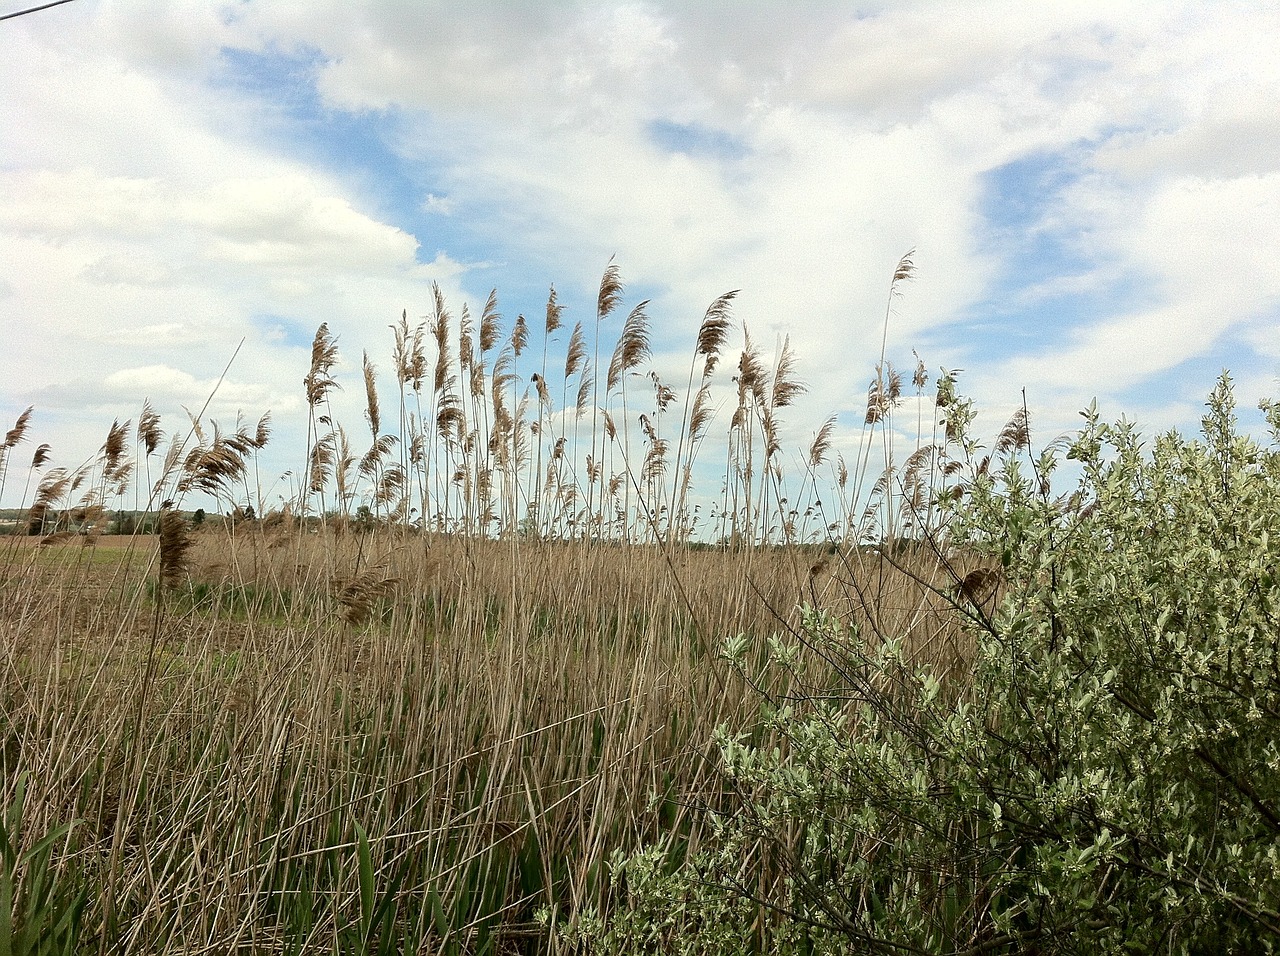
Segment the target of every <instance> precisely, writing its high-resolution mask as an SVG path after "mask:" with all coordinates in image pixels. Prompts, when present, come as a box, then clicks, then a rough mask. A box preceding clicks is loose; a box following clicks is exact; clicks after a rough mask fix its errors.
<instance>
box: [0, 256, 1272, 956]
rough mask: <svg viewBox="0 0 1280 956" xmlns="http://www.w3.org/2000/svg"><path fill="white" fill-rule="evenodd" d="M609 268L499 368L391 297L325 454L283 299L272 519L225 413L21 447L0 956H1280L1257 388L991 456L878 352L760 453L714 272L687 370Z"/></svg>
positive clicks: (771, 404) (746, 351)
mask: <svg viewBox="0 0 1280 956" xmlns="http://www.w3.org/2000/svg"><path fill="white" fill-rule="evenodd" d="M911 272H912V265H911V261H910V256H908V257H905V258H904V259H903V261H902V262H901V263H900V264H899V267H898V269H897V271H896V272H895V275H894V278H893V282H892V283H891V286H890V304H892V301H893V297H894V295H895V294H896V288H897V286H898V285H899V284H900V283H901V282H903V281H905V280H906V279H909V278H910V276H911ZM621 297H622V287H621V281H620V279H619V277H618V274H617V271H616V268H615V267H613V266H612V265H611V266H610V267H609V269H608V270H607V271H606V273H605V276H604V278H603V280H602V283H601V288H600V296H599V307H598V311H597V314H596V317H595V337H594V342H592V341H590V340H589V339H588V338H587V335H586V332H585V330H584V323H582V322H578V323H576V324H575V326H574V328H573V330H572V332H571V334H570V335H569V340H568V342H567V343H566V347H565V348H564V350H563V351H561V352H559V353H557V352H554V351H552V346H553V345H556V343H558V338H557V337H556V336H555V333H556V332H557V330H560V329H561V327H562V321H561V319H562V316H561V310H560V307H559V305H558V303H557V301H556V297H555V293H554V290H552V293H551V295H550V298H549V300H548V303H547V313H546V323H545V326H544V335H545V338H544V342H543V347H542V349H541V354H539V350H537V349H536V348H530V347H529V329H528V326H527V323H526V320H525V319H524V317H523V316H521V317H519V318H518V319H517V320H516V322H515V324H514V325H513V327H512V328H511V329H510V332H509V334H508V335H507V336H506V337H505V339H504V337H503V335H502V333H501V330H500V327H499V321H500V318H501V317H500V316H499V315H498V312H497V308H496V298H495V297H493V296H491V297H490V300H489V302H488V303H487V304H486V306H485V307H484V309H483V311H482V313H481V315H480V318H479V321H478V323H476V322H473V321H472V319H471V317H470V315H469V314H468V312H467V311H466V309H465V308H464V309H463V311H462V313H461V315H460V316H459V318H458V320H457V321H455V320H454V318H453V317H452V316H451V314H450V313H449V311H448V309H447V308H446V306H445V304H444V302H443V300H442V298H441V296H440V294H439V291H438V289H437V290H435V310H434V315H433V316H432V317H431V318H430V321H429V322H424V323H423V324H422V325H419V326H417V327H416V328H415V327H411V326H410V325H409V323H408V321H407V319H406V318H403V317H402V320H401V322H400V324H399V325H396V326H393V327H392V328H393V335H394V347H393V353H392V359H393V361H392V364H393V376H394V381H395V385H396V394H395V398H396V401H395V404H394V406H393V408H392V411H391V413H390V414H389V415H388V416H387V422H386V424H385V427H384V421H383V419H384V416H383V413H382V406H381V401H382V395H381V391H380V387H379V384H378V380H377V375H376V370H375V368H374V366H373V364H372V362H371V361H370V360H369V358H368V355H367V354H365V355H364V357H363V362H362V363H361V369H362V373H363V374H362V379H363V382H362V384H363V386H364V388H363V393H364V396H365V402H364V406H365V407H364V411H363V415H362V417H363V419H364V425H367V426H368V436H367V439H360V440H358V439H357V438H356V437H355V436H356V435H357V434H358V433H359V431H360V429H352V430H351V431H348V430H347V429H346V428H345V427H344V426H343V425H342V424H341V423H339V422H337V421H335V417H334V411H333V403H332V396H333V393H334V391H335V389H337V388H338V382H337V379H336V378H335V376H336V375H337V374H338V373H337V371H336V369H337V368H338V354H337V346H336V342H335V339H334V337H333V335H332V334H331V333H330V331H329V330H328V329H327V328H326V327H325V326H321V327H320V329H319V330H318V331H317V333H316V337H315V340H314V344H313V348H312V355H311V365H310V369H309V371H308V373H307V375H306V377H305V379H304V388H305V390H306V398H307V408H308V418H307V422H306V447H305V449H303V450H302V451H303V454H302V456H300V457H301V465H300V467H299V468H298V470H297V473H296V474H295V475H293V481H294V486H293V493H292V494H291V496H290V498H289V500H287V501H285V502H283V505H282V506H281V507H279V508H274V507H268V504H269V502H268V501H267V496H266V495H264V493H263V492H262V491H261V487H262V482H261V479H260V470H261V469H260V453H261V451H262V449H263V448H264V446H265V445H266V444H267V442H268V440H269V439H270V436H271V427H272V423H271V421H270V416H269V415H263V416H262V417H261V418H260V419H259V420H258V421H257V422H256V424H255V423H248V422H245V421H243V420H238V421H237V422H236V423H235V425H234V427H220V426H219V425H218V424H217V423H214V422H206V421H204V420H203V419H202V417H201V416H202V414H203V413H201V414H194V415H192V416H191V421H190V427H189V429H187V428H186V427H185V426H184V428H183V429H180V430H178V431H175V432H173V433H171V434H169V435H166V434H165V433H164V432H163V431H162V430H161V427H160V422H159V417H158V416H157V415H156V413H155V411H154V410H153V409H152V408H151V407H150V405H149V404H146V403H144V405H143V411H142V414H141V415H140V416H139V418H138V422H137V426H136V429H134V428H133V425H132V423H131V422H129V421H126V422H124V423H123V424H121V423H120V421H118V420H117V421H116V422H115V423H114V424H113V425H112V427H111V429H110V430H109V431H108V434H107V438H106V440H105V441H104V443H103V445H102V447H101V449H100V451H99V452H98V454H97V455H96V456H94V457H93V458H91V459H90V461H89V462H88V463H86V464H84V465H82V466H80V467H79V468H75V469H67V468H57V467H50V466H49V455H50V452H49V448H48V446H46V445H41V446H38V447H37V448H36V451H35V454H34V456H33V459H32V472H31V474H33V475H37V476H38V480H37V481H36V482H35V485H36V487H35V488H34V489H31V490H32V494H31V495H30V496H28V494H27V490H26V489H24V491H23V493H22V503H23V507H22V508H21V509H17V510H16V511H15V512H13V513H11V514H10V515H7V516H8V517H10V520H12V521H15V522H16V524H15V525H14V526H13V527H14V528H16V530H18V531H24V532H26V533H25V534H10V535H6V536H3V537H0V655H2V657H0V665H2V667H3V671H2V673H0V771H2V772H3V786H2V787H0V798H2V801H3V803H2V805H0V956H9V954H24V956H25V954H53V953H65V954H72V953H76V954H79V953H89V952H93V953H99V954H107V953H111V954H135V953H136V954H144V953H145V954H150V953H192V954H195V953H200V954H204V953H210V954H212V953H231V952H244V953H296V954H303V953H307V954H310V953H326V954H329V953H331V954H347V953H361V954H371V953H397V954H398V953H448V954H459V956H462V954H467V956H470V954H491V956H501V954H508V953H590V954H593V956H595V954H600V956H630V954H632V953H637V952H668V951H669V952H681V953H686V954H689V956H694V954H697V956H702V954H707V956H710V954H720V956H730V954H732V956H737V954H739V953H743V952H757V953H770V954H786V956H800V954H804V956H815V954H818V956H828V954H830V956H834V954H837V953H848V952H877V953H883V952H926V953H956V954H959V953H974V954H976V953H1009V954H1014V953H1023V952H1032V951H1034V952H1044V953H1050V952H1062V953H1075V952H1122V951H1125V952H1147V951H1156V950H1159V951H1168V952H1186V953H1200V952H1212V951H1250V952H1253V951H1257V952H1271V951H1275V949H1276V948H1277V946H1278V945H1280V854H1278V852H1277V846H1280V843H1278V842H1277V841H1280V642H1277V641H1276V640H1275V634H1276V632H1277V623H1276V622H1277V620H1280V581H1278V580H1277V576H1276V570H1275V569H1276V568H1277V567H1280V506H1278V505H1277V502H1280V448H1277V444H1278V443H1280V406H1275V405H1272V404H1270V403H1264V404H1263V411H1264V413H1265V415H1266V419H1267V422H1268V424H1269V426H1270V428H1271V432H1272V434H1271V444H1270V445H1260V444H1258V443H1257V442H1255V441H1254V440H1253V439H1251V438H1249V437H1247V436H1244V435H1241V434H1240V433H1239V430H1238V428H1237V423H1236V419H1235V414H1234V397H1233V394H1232V389H1231V383H1230V379H1229V377H1228V376H1226V375H1225V373H1224V375H1223V376H1222V377H1221V378H1220V380H1219V382H1218V385H1217V387H1216V388H1215V389H1214V391H1213V393H1212V394H1211V395H1210V397H1209V401H1208V402H1207V409H1208V411H1207V413H1206V415H1205V417H1204V419H1203V435H1202V437H1201V438H1198V439H1185V438H1183V437H1182V436H1179V435H1174V434H1171V435H1164V436H1160V437H1158V438H1157V439H1156V440H1155V441H1154V442H1153V443H1150V444H1148V443H1147V442H1146V441H1144V440H1143V439H1142V437H1141V436H1140V434H1139V433H1138V432H1137V430H1136V429H1135V428H1134V427H1133V426H1132V425H1131V424H1129V423H1126V422H1121V423H1119V424H1116V425H1110V424H1107V423H1105V422H1102V421H1100V420H1099V419H1098V417H1097V415H1096V414H1095V413H1094V412H1093V411H1092V410H1090V411H1088V412H1086V415H1085V424H1084V426H1083V428H1082V429H1081V431H1080V432H1079V433H1078V434H1077V435H1074V436H1071V437H1070V438H1068V439H1066V440H1063V441H1059V442H1055V443H1053V444H1052V445H1051V446H1050V447H1048V448H1046V449H1043V450H1040V451H1033V441H1032V436H1031V432H1030V423H1029V422H1028V417H1027V412H1026V408H1025V407H1023V408H1022V409H1019V410H1018V411H1017V412H1015V414H1014V415H1013V417H1012V418H1011V419H1010V420H1009V422H1008V423H1007V425H1006V426H1005V427H1004V428H1003V429H1002V430H1001V431H1000V432H999V434H998V435H997V436H995V438H994V441H993V442H992V444H991V447H990V448H989V449H988V448H984V447H983V445H982V444H981V443H980V442H979V441H978V440H976V439H975V438H974V437H973V436H972V435H971V426H972V424H973V422H974V417H975V413H974V409H973V406H972V403H971V402H969V401H968V400H966V399H964V398H962V397H961V396H960V395H959V394H958V393H957V385H956V378H955V376H954V374H952V373H950V372H946V371H944V372H943V373H942V374H941V375H939V376H938V377H937V379H936V380H935V381H934V382H933V385H934V387H933V388H932V389H930V390H929V393H928V394H927V393H926V388H927V387H928V386H929V385H930V378H929V375H928V374H927V372H926V371H925V369H924V366H923V364H922V363H918V364H917V366H916V369H915V373H914V374H913V375H912V376H911V380H910V383H909V385H907V386H904V382H903V379H902V376H901V375H900V374H899V373H898V372H897V371H896V370H895V369H894V368H893V367H892V365H890V364H889V363H887V362H886V361H885V360H884V358H883V356H882V357H881V361H880V363H879V364H878V365H877V366H876V370H875V375H874V377H873V378H872V379H871V381H870V385H869V387H868V390H867V406H866V415H865V419H864V421H863V422H861V423H860V424H859V426H858V428H857V435H856V436H855V438H854V439H853V440H849V439H848V438H847V437H846V436H842V435H840V434H839V433H838V432H839V428H838V426H839V422H838V420H837V417H836V416H832V417H831V418H830V419H828V420H827V421H826V423H825V424H824V425H823V426H822V427H821V429H820V430H819V431H818V432H817V433H816V434H815V435H814V436H813V437H812V439H811V441H810V442H809V443H808V446H807V448H804V449H802V453H801V455H800V456H799V458H798V459H796V458H794V457H792V456H789V455H788V453H787V452H785V451H784V450H783V448H784V445H783V438H782V436H783V435H784V433H785V432H786V423H785V422H784V421H783V418H782V416H783V415H784V414H785V411H786V409H787V408H788V407H789V406H791V405H792V404H793V403H794V401H795V400H796V399H797V398H798V396H800V395H801V394H802V393H803V391H804V388H803V385H801V384H800V382H799V380H798V378H797V375H796V369H795V360H794V356H793V355H792V353H791V352H790V350H789V348H788V347H787V345H786V343H785V342H784V343H782V344H781V345H780V347H779V349H778V351H777V353H776V356H775V359H774V361H773V364H772V365H771V366H770V365H768V364H767V363H766V362H764V360H763V359H762V358H761V355H760V353H759V350H758V349H757V348H756V347H755V346H754V345H753V344H752V342H751V340H750V337H749V335H746V334H745V330H744V348H743V350H742V352H741V354H740V356H739V357H738V360H737V364H736V374H734V375H733V376H732V387H731V388H730V390H729V401H727V402H717V400H716V399H715V398H714V397H713V392H714V390H715V388H716V387H719V385H720V383H721V382H722V380H723V377H724V376H719V377H718V376H717V373H716V366H717V364H718V363H719V361H720V358H721V352H722V351H723V350H724V349H725V347H726V341H727V336H728V334H729V331H730V329H731V322H730V312H729V310H730V304H731V301H732V299H733V294H732V293H729V294H726V295H724V296H721V297H720V298H718V299H717V300H715V301H714V302H713V303H712V305H711V306H710V307H709V308H708V309H707V311H706V314H705V316H704V318H703V320H702V323H701V325H700V326H699V330H698V335H697V338H696V344H695V348H694V352H693V356H692V358H691V361H690V366H689V370H688V378H687V383H684V385H683V388H680V387H676V388H672V387H669V386H667V385H666V384H664V382H663V381H662V380H661V379H660V378H659V377H658V375H657V373H656V372H655V371H653V370H652V369H650V370H649V371H648V374H647V375H645V374H644V373H643V370H644V369H645V363H646V361H647V358H648V316H647V314H646V312H645V307H646V304H645V303H641V304H639V305H637V306H635V307H634V308H633V309H632V310H631V312H630V314H629V315H628V316H627V317H626V319H625V320H624V321H623V323H622V330H621V333H620V336H619V338H618V341H617V344H616V345H615V346H614V347H613V348H612V350H611V353H612V357H611V358H610V357H609V356H610V350H606V351H605V352H604V353H603V355H602V352H601V342H600V336H601V329H602V326H603V325H604V324H605V322H606V320H609V319H610V317H611V316H615V317H616V315H615V313H617V310H618V309H619V305H620V302H621ZM618 314H620V313H618ZM887 316H888V310H887V311H886V321H887ZM588 325H589V323H588ZM427 343H433V344H434V346H435V360H434V362H433V361H430V360H428V359H427V357H426V351H427V349H426V345H427ZM556 347H557V348H558V345H556ZM561 363H563V364H562V365H561ZM553 367H554V370H555V373H556V375H555V377H556V378H557V379H558V381H556V382H555V384H554V385H553V384H552V383H551V381H550V380H549V378H548V376H549V375H551V374H552V373H551V371H550V370H551V369H552V368H553ZM560 369H563V374H562V376H561V375H560ZM637 379H638V380H639V381H640V382H641V384H640V385H639V386H637V385H636V384H635V382H634V381H633V380H637ZM911 388H914V391H915V394H914V397H913V396H911V395H910V394H908V392H909V390H910V389H911ZM717 405H722V406H723V407H724V408H725V410H726V411H728V412H729V413H730V414H729V416H728V417H729V421H728V422H727V425H725V423H724V422H720V421H719V420H718V419H717V418H716V415H715V414H714V409H715V408H716V407H717ZM31 414H32V410H31V409H28V410H27V411H26V412H24V413H23V414H22V415H21V416H20V417H19V418H18V421H17V423H16V424H15V426H14V428H12V429H11V430H10V431H9V432H8V433H7V434H6V436H5V439H4V442H3V444H0V492H3V491H4V488H5V482H6V480H7V479H8V478H9V475H10V472H11V471H12V462H13V457H12V456H13V455H14V454H15V453H16V449H17V448H18V446H19V445H20V444H21V443H22V442H24V441H25V440H26V433H27V430H28V428H29V425H30V420H31ZM392 419H394V421H392ZM717 423H718V424H719V425H725V429H724V431H722V432H720V435H721V439H722V440H721V443H720V444H719V446H718V447H717V445H716V443H715V441H714V437H715V434H716V432H715V430H714V426H717ZM131 439H132V441H131ZM166 440H167V443H168V444H167V450H165V443H166ZM364 441H367V442H368V447H367V450H362V445H363V442H364ZM131 444H132V446H133V448H132V452H133V453H132V454H130V446H131ZM1066 461H1070V462H1071V465H1072V467H1073V468H1074V469H1075V470H1076V472H1077V473H1078V475H1079V477H1078V479H1077V480H1076V481H1074V482H1073V483H1072V487H1069V488H1065V489H1064V488H1055V481H1056V480H1057V474H1056V473H1057V471H1058V469H1059V468H1060V467H1061V466H1062V465H1063V463H1064V462H1066ZM41 469H43V471H41ZM143 475H145V476H146V478H145V480H143V479H142V476H143ZM28 488H29V485H28ZM131 492H132V493H133V494H132V495H131V494H130V493H131ZM131 498H132V499H133V500H135V501H138V500H140V499H143V498H145V499H146V500H147V504H146V507H145V508H143V509H140V510H139V511H137V512H125V511H123V510H121V509H122V507H123V502H127V501H129V500H130V499H131ZM28 500H29V501H30V503H29V505H28ZM191 502H204V503H205V504H207V505H208V506H209V508H210V512H211V513H210V514H208V515H206V514H205V512H204V510H203V508H201V509H200V510H192V505H191ZM14 515H16V517H14ZM125 528H130V529H133V530H135V531H139V532H143V531H146V532H155V533H154V534H152V533H147V534H144V533H137V534H134V535H126V536H122V535H115V534H111V533H109V532H113V531H120V530H123V529H125ZM6 947H7V948H6Z"/></svg>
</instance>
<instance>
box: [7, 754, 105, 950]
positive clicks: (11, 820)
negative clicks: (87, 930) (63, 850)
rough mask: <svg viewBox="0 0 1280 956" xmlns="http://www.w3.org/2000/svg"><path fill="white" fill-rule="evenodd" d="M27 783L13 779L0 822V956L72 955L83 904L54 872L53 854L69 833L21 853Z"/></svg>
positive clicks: (63, 830)
mask: <svg viewBox="0 0 1280 956" xmlns="http://www.w3.org/2000/svg"><path fill="white" fill-rule="evenodd" d="M26 792H27V777H26V774H25V773H24V774H21V775H19V777H18V780H17V785H16V787H15V790H14V796H13V799H12V801H11V803H10V804H9V807H8V808H7V812H6V813H5V814H4V815H3V817H2V818H0V956H58V954H63V953H68V954H70V953H74V952H75V951H76V946H77V943H78V941H79V935H80V916H81V913H82V912H83V910H84V906H85V903H86V901H87V894H86V892H85V891H84V890H83V889H80V890H77V889H76V888H75V887H73V886H71V885H69V883H68V881H67V880H66V879H65V877H63V876H62V875H61V874H60V873H59V872H58V870H57V869H56V868H55V866H54V865H53V862H52V857H53V851H54V849H55V848H56V847H57V846H58V845H59V844H60V843H65V842H66V840H67V837H68V835H69V834H70V832H71V829H72V827H73V824H72V823H64V824H61V825H59V826H56V827H54V828H53V829H52V830H50V831H49V832H48V833H46V834H45V835H44V836H43V837H41V838H40V839H38V840H36V841H35V843H33V844H32V845H31V846H30V847H29V848H27V849H26V850H25V851H24V850H23V847H22V842H21V841H22V811H23V807H24V805H25V803H26Z"/></svg>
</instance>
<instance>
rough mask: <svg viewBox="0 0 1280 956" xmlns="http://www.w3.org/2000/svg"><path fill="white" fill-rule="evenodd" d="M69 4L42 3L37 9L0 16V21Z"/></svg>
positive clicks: (64, 0)
mask: <svg viewBox="0 0 1280 956" xmlns="http://www.w3.org/2000/svg"><path fill="white" fill-rule="evenodd" d="M70 2H71V0H53V2H52V3H42V4H40V6H38V7H29V8H27V9H26V10H18V11H17V12H15V13H5V14H0V20H12V19H13V18H14V17H21V16H26V15H27V14H28V13H36V12H37V11H39V10H48V9H49V8H50V7H56V6H60V5H61V4H64V3H70Z"/></svg>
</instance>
